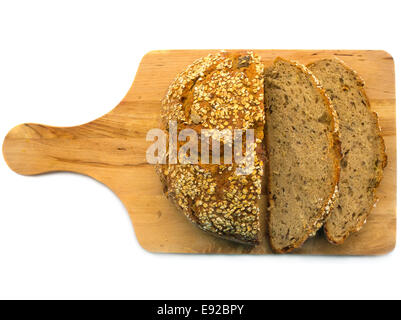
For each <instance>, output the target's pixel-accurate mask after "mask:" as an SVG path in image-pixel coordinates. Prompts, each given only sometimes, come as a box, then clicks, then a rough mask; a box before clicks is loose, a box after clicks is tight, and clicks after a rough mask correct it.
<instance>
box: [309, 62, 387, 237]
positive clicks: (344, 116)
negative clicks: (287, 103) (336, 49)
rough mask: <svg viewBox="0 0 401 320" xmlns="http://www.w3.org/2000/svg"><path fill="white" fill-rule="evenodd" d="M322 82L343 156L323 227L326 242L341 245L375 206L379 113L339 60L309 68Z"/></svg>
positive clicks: (381, 162) (380, 155)
mask: <svg viewBox="0 0 401 320" xmlns="http://www.w3.org/2000/svg"><path fill="white" fill-rule="evenodd" d="M308 68H309V69H310V70H312V72H313V73H314V74H315V75H316V77H317V78H318V79H319V80H320V82H321V84H322V86H323V87H324V89H325V90H326V92H327V94H328V95H329V97H330V99H331V101H332V104H333V107H334V108H335V110H336V111H337V113H338V117H339V128H340V137H341V144H342V151H343V155H344V158H343V159H342V161H341V178H340V183H339V197H338V199H337V201H336V202H335V206H334V211H333V213H332V214H331V215H330V217H329V219H328V220H327V222H326V224H325V233H326V236H327V239H328V240H329V241H330V242H332V243H334V244H341V243H343V242H344V240H345V239H346V238H347V237H348V236H349V235H350V234H351V233H352V232H355V231H358V230H359V229H360V228H361V227H362V226H363V224H364V223H365V222H366V219H367V217H368V215H369V213H370V211H371V209H372V207H373V205H374V204H375V202H376V196H375V190H376V188H377V187H378V185H379V183H380V181H381V179H382V176H383V169H384V167H385V166H386V154H385V146H384V141H383V138H382V136H381V134H380V128H379V126H378V119H377V114H376V113H374V112H372V111H371V108H370V104H369V100H368V98H367V96H366V93H365V90H364V82H363V80H362V79H361V78H360V77H359V76H358V75H357V74H356V73H355V72H354V71H353V70H351V69H350V68H349V67H347V66H346V65H345V64H344V63H343V62H342V61H340V60H339V59H324V60H320V61H317V62H315V63H312V64H310V65H309V66H308Z"/></svg>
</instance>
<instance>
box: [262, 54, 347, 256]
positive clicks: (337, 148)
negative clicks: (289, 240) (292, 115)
mask: <svg viewBox="0 0 401 320" xmlns="http://www.w3.org/2000/svg"><path fill="white" fill-rule="evenodd" d="M280 60H281V61H285V62H288V63H290V64H291V65H293V66H295V67H297V68H298V69H299V70H301V71H302V72H303V73H304V74H305V75H307V76H308V77H309V78H310V79H311V82H312V84H313V85H314V87H315V88H316V89H317V90H318V92H319V93H320V95H321V96H322V98H323V100H324V102H325V105H326V109H327V111H328V112H329V114H330V115H331V128H332V132H331V133H330V135H329V136H330V140H331V141H330V145H331V149H332V158H333V164H334V169H335V170H334V174H333V185H332V192H331V195H330V196H329V197H328V198H327V200H326V202H325V205H324V206H323V207H322V209H321V211H320V214H319V215H317V218H316V221H315V222H314V223H313V224H312V225H310V226H309V229H308V230H307V231H306V232H305V236H304V237H303V238H301V239H299V240H298V241H297V242H295V243H294V244H292V245H291V246H288V247H286V248H277V247H275V246H274V243H273V241H272V238H271V237H270V235H269V236H268V239H269V243H270V247H271V248H272V249H273V251H274V252H276V253H289V252H291V251H293V250H294V249H296V248H299V247H300V246H302V245H303V243H304V242H305V241H306V240H307V239H308V238H309V237H311V236H313V235H315V234H316V232H317V231H318V230H319V229H320V228H321V227H322V225H323V223H324V222H325V221H326V219H327V218H328V216H329V215H330V213H331V211H332V208H333V205H334V202H335V199H336V197H337V196H338V182H339V179H340V160H341V157H342V154H341V142H340V138H339V125H338V117H337V114H336V111H335V110H334V108H333V106H332V104H331V101H330V99H329V97H328V96H327V94H326V92H325V90H324V89H323V88H322V86H321V85H320V82H319V81H318V79H317V78H316V77H315V76H314V74H313V73H312V72H311V71H310V70H309V69H308V68H306V66H304V65H303V64H300V63H299V62H297V61H293V60H287V59H284V58H281V57H277V58H276V59H275V60H274V62H273V63H276V62H277V61H280ZM266 117H268V113H266ZM267 141H268V139H266V145H267V148H269V146H268V144H267ZM271 171H272V169H271V168H270V164H269V161H268V165H267V177H268V178H267V188H268V191H269V190H270V188H271V185H270V182H271V180H272V175H271ZM268 202H269V205H270V204H271V203H272V202H273V199H272V197H271V193H270V192H268ZM267 225H268V229H269V233H270V230H271V219H270V214H268V217H267Z"/></svg>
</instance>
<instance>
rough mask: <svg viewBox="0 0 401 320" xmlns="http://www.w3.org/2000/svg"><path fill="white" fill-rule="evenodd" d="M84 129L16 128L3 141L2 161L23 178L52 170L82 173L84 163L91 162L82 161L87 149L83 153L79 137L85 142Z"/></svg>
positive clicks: (35, 126) (26, 125) (84, 170)
mask: <svg viewBox="0 0 401 320" xmlns="http://www.w3.org/2000/svg"><path fill="white" fill-rule="evenodd" d="M84 126H85V125H84ZM84 126H78V127H52V126H45V125H41V124H33V123H25V124H21V125H19V126H16V127H14V128H13V129H12V130H10V132H9V133H8V134H7V136H6V137H5V139H4V143H3V156H4V159H5V161H6V162H7V164H8V166H9V167H10V168H11V169H12V170H13V171H15V172H17V173H19V174H23V175H36V174H41V173H46V172H52V171H73V172H78V173H84V174H86V173H87V172H86V166H85V162H90V161H92V160H93V159H85V154H86V157H87V155H88V152H87V151H88V148H90V145H89V146H88V143H86V145H85V150H86V152H85V154H83V146H82V143H83V141H84V140H83V139H81V138H84V137H85V139H86V141H88V132H87V131H86V130H85V127H84ZM85 132H86V136H84V134H85ZM92 147H93V146H92ZM98 149H100V148H99V147H98ZM78 159H79V160H78Z"/></svg>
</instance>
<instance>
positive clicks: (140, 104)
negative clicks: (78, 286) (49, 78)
mask: <svg viewBox="0 0 401 320" xmlns="http://www.w3.org/2000/svg"><path fill="white" fill-rule="evenodd" d="M214 51H215V50H180V51H175V50H168V51H152V52H149V53H148V54H146V55H145V56H144V57H143V59H142V61H141V64H140V66H139V69H138V71H137V74H136V77H135V81H134V83H133V85H132V87H131V89H130V90H129V92H128V93H127V95H126V96H125V97H124V99H123V100H122V101H121V102H120V103H119V104H118V106H117V107H116V108H114V109H113V110H112V111H111V112H110V113H108V114H106V115H105V116H103V117H101V118H99V119H97V120H95V121H92V122H90V123H87V124H84V125H81V126H77V127H64V128H60V127H51V126H45V125H39V124H23V125H19V126H17V127H15V128H14V129H12V130H11V131H10V132H9V133H8V135H7V136H6V138H5V140H4V144H3V155H4V158H5V159H6V162H7V164H8V165H9V166H10V168H11V169H12V170H14V171H15V172H17V173H20V174H23V175H36V174H41V173H46V172H52V171H72V172H77V173H81V174H85V175H88V176H90V177H93V178H94V179H96V180H98V181H100V182H102V183H104V184H105V185H107V186H108V187H109V188H110V189H111V190H113V192H115V193H116V194H117V196H118V197H119V198H120V199H121V201H122V202H123V203H124V205H125V207H126V208H127V210H128V212H129V215H130V218H131V220H132V223H133V225H134V229H135V233H136V236H137V238H138V241H139V243H140V244H141V246H142V247H143V248H144V249H146V250H148V251H152V252H175V253H230V254H242V253H250V254H268V253H271V250H270V248H269V246H268V244H267V242H266V241H265V242H263V243H262V244H260V245H259V246H257V247H249V246H246V245H240V244H236V243H231V242H229V241H226V240H221V239H218V238H216V237H214V236H212V235H209V234H206V233H204V232H203V231H201V230H199V229H198V228H197V227H195V226H193V225H192V224H191V223H190V222H188V221H187V219H186V218H185V217H184V216H183V215H182V214H181V213H180V212H178V211H177V210H176V208H175V207H174V205H173V204H172V203H170V201H169V200H168V199H166V197H165V196H164V195H163V193H162V186H161V184H160V181H159V178H158V177H157V175H156V173H155V170H154V167H153V166H152V165H149V164H148V163H147V162H146V159H145V152H146V150H147V148H148V147H149V145H150V144H151V142H146V140H145V137H146V133H147V131H148V130H149V129H152V128H157V127H158V123H159V117H160V100H161V99H162V97H163V95H164V94H165V92H166V89H167V87H168V85H169V84H170V82H171V81H172V80H173V79H174V77H175V76H176V75H177V74H178V73H179V72H181V71H182V70H183V69H184V68H185V67H186V66H187V65H188V64H190V63H192V62H193V61H194V60H195V59H197V58H199V57H202V56H204V55H207V54H208V53H211V52H214ZM254 52H255V53H256V54H258V55H260V56H261V57H262V60H263V62H264V63H265V65H266V66H268V65H270V64H271V63H272V61H273V60H274V58H275V57H277V56H281V57H284V58H289V59H293V60H298V61H299V62H301V63H304V64H307V63H309V62H312V61H314V60H318V59H321V58H326V57H332V56H337V57H339V58H341V59H342V60H343V61H345V63H347V64H348V65H349V66H351V67H352V68H353V69H355V70H356V71H357V72H358V73H359V74H360V75H361V76H362V77H363V78H364V79H365V81H366V91H367V94H368V96H369V98H370V101H371V104H372V108H373V110H375V111H376V112H377V113H378V115H379V121H380V125H381V127H382V130H383V136H384V139H385V143H386V146H387V154H388V166H387V168H386V169H385V171H384V178H383V181H382V183H381V185H380V187H379V189H378V197H379V199H380V201H379V202H378V204H377V207H376V208H374V210H373V211H372V213H371V215H370V216H369V219H368V222H367V224H366V225H365V226H364V228H363V229H362V230H361V231H360V232H358V233H356V234H353V235H352V236H351V237H350V238H349V239H348V240H347V241H346V242H345V243H344V244H343V245H341V246H334V245H331V244H329V243H328V242H327V241H326V240H325V239H324V236H323V235H322V234H321V233H319V234H318V235H317V236H316V237H314V238H311V239H310V240H308V241H307V242H306V243H305V245H304V246H303V247H302V248H300V249H297V250H296V251H294V253H295V254H297V253H298V254H318V255H327V254H330V255H377V254H384V253H387V252H389V251H391V250H392V249H393V248H394V247H395V239H396V112H395V110H396V108H395V81H394V62H393V58H392V57H391V56H390V55H389V54H388V53H387V52H385V51H348V50H347V51H344V50H330V51H326V50H325V51H322V50H254ZM77 121H78V122H79V119H77ZM265 202H266V195H263V199H262V200H261V205H262V207H263V208H264V209H263V214H265V205H264V204H265ZM37 209H38V210H39V208H37ZM34 210H35V209H34V208H33V211H34ZM55 211H57V208H55ZM56 214H57V213H56ZM294 253H293V254H294Z"/></svg>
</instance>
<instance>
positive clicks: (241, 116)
mask: <svg viewBox="0 0 401 320" xmlns="http://www.w3.org/2000/svg"><path fill="white" fill-rule="evenodd" d="M263 95H264V91H263V64H262V63H261V62H260V58H259V57H257V56H255V55H254V54H253V53H252V52H220V53H218V54H213V55H209V56H207V57H203V58H200V59H198V60H196V61H195V62H194V63H193V64H192V65H190V66H189V67H188V68H187V69H186V70H185V71H184V72H182V73H180V74H179V75H178V76H177V78H176V79H175V80H174V81H173V83H172V84H171V85H170V87H169V89H168V92H167V94H166V96H165V98H164V99H163V101H162V125H161V126H162V129H163V130H165V132H166V133H168V129H169V121H171V120H175V121H177V131H178V133H179V132H180V131H181V130H182V129H193V130H195V131H196V132H197V133H198V135H200V133H201V130H202V129H218V130H224V129H229V130H233V129H242V130H245V129H254V130H255V138H256V148H255V150H256V151H255V167H254V170H253V172H252V173H251V174H249V175H237V174H236V169H237V168H238V167H239V166H240V165H239V164H237V163H235V161H233V164H222V163H223V161H222V159H221V161H220V163H221V164H220V165H218V164H201V163H199V164H180V163H179V164H169V162H168V159H167V164H162V165H159V166H157V168H156V170H157V172H158V174H159V176H160V179H161V181H162V183H163V185H164V191H165V193H166V195H167V196H168V198H170V199H171V200H172V202H173V203H174V204H175V205H176V206H177V208H178V209H179V210H180V211H181V212H183V213H184V215H185V216H186V217H187V218H188V219H189V220H190V221H191V222H192V223H194V224H195V225H196V226H198V227H199V228H200V229H202V230H203V231H206V232H208V233H211V234H213V235H216V236H219V237H221V238H224V239H228V240H232V241H236V242H240V243H244V244H250V245H255V244H257V243H259V241H260V229H261V226H260V223H261V222H260V217H259V215H260V210H259V206H258V203H257V202H258V200H259V199H260V194H261V182H262V175H263V166H264V165H263V145H262V140H263V128H264V105H263V99H264V98H263ZM184 143H185V142H178V149H179V148H180V147H181V145H182V144H184ZM200 150H201V149H200V148H199V151H200ZM220 150H222V148H221V149H220ZM199 160H200V155H199Z"/></svg>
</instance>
